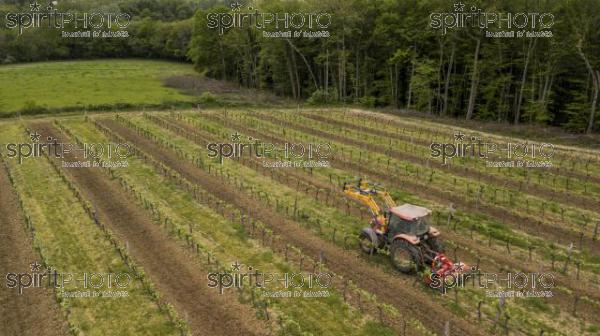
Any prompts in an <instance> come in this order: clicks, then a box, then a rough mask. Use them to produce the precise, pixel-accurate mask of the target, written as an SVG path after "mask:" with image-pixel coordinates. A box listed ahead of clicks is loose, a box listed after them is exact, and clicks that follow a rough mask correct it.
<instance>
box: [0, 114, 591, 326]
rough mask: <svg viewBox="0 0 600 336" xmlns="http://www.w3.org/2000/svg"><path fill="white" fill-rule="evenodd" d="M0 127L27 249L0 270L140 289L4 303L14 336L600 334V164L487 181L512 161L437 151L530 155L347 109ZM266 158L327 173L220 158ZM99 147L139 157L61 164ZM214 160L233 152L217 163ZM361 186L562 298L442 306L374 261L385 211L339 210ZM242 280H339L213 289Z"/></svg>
mask: <svg viewBox="0 0 600 336" xmlns="http://www.w3.org/2000/svg"><path fill="white" fill-rule="evenodd" d="M0 128H1V131H0V143H1V144H2V147H1V149H0V153H2V156H1V160H2V164H1V166H2V167H0V190H2V192H1V194H0V224H1V225H2V227H3V231H4V232H6V233H7V234H9V235H10V236H11V237H14V238H13V239H11V240H10V241H9V242H8V244H7V245H6V246H0V265H2V269H5V268H6V269H10V270H11V272H16V273H22V272H25V273H28V272H29V273H31V271H30V270H29V268H28V266H29V264H30V263H31V262H33V261H35V260H38V261H39V262H40V263H41V265H42V269H46V268H52V269H55V270H57V271H58V272H63V273H67V272H70V273H81V272H88V271H93V272H95V273H126V274H130V275H131V281H130V282H129V283H128V286H127V288H126V290H127V292H128V295H127V296H126V297H120V298H101V299H96V298H78V297H75V298H72V297H65V295H64V291H68V290H70V289H74V288H75V287H76V285H78V284H77V282H76V281H73V282H71V283H68V284H67V286H66V287H65V288H61V289H59V288H44V291H41V290H40V291H36V290H37V289H35V288H26V289H25V290H24V294H23V295H15V294H14V293H13V292H14V290H12V289H11V290H10V291H9V290H8V289H7V288H2V291H3V292H1V293H0V294H1V296H0V298H1V299H2V303H3V304H4V303H5V300H9V299H5V298H10V300H12V303H11V304H12V305H13V306H14V309H13V310H11V314H14V316H11V317H10V318H7V319H6V321H7V326H6V327H5V330H7V331H6V332H7V334H10V335H12V334H14V335H17V334H19V335H21V334H22V335H35V334H36V333H35V328H44V330H49V333H48V334H51V333H50V331H53V332H54V334H57V335H64V334H71V335H83V334H85V335H109V334H111V333H110V330H114V329H111V328H117V329H118V330H121V331H122V334H124V335H125V334H127V335H142V334H143V335H402V336H409V335H536V336H537V335H597V334H598V333H600V244H598V239H600V228H599V226H600V207H599V206H598V205H599V204H600V153H599V152H598V151H595V150H591V149H584V148H580V147H570V146H565V145H560V144H555V145H554V153H553V155H552V157H551V158H549V160H550V161H551V162H552V165H551V167H538V168H525V167H512V168H498V167H489V166H487V163H486V162H487V161H492V160H502V157H503V156H505V155H506V153H505V152H504V151H500V150H498V151H495V152H493V153H492V154H491V156H490V157H489V158H487V159H485V160H484V159H481V158H479V157H470V156H463V157H453V158H450V159H448V160H447V162H446V164H444V163H443V161H442V159H440V158H435V157H433V156H432V155H431V153H432V151H431V148H430V146H431V144H434V143H435V144H455V143H456V142H457V134H464V135H466V137H467V139H470V138H471V137H473V138H479V139H485V140H486V141H487V142H494V143H497V144H506V143H521V142H523V140H522V139H517V138H513V137H509V136H505V135H502V134H500V133H486V132H483V131H480V130H477V131H472V130H468V129H464V128H459V127H457V126H451V125H444V124H440V123H435V122H432V121H426V120H423V119H419V118H416V117H409V116H398V115H391V114H383V113H375V112H370V111H366V110H358V109H347V108H329V109H311V108H302V107H298V108H297V109H283V108H282V109H256V110H254V109H233V108H228V109H225V108H214V109H200V108H198V109H194V110H181V111H179V110H178V111H144V112H125V113H98V114H86V115H78V116H60V117H55V118H50V117H43V118H35V119H33V118H32V119H20V120H18V121H17V120H8V119H7V120H5V121H1V122H0ZM33 135H38V136H39V139H35V140H34V139H33ZM465 141H470V140H465ZM45 142H48V143H60V144H73V145H74V147H73V149H72V150H69V151H63V152H62V154H64V155H63V157H57V155H53V154H54V153H52V151H50V150H49V149H48V150H46V151H42V152H41V153H40V155H37V156H36V155H30V154H31V152H30V153H28V154H27V155H29V157H24V158H23V159H22V160H20V158H19V159H17V158H14V157H10V155H9V154H10V151H7V150H6V149H7V148H8V147H7V146H8V144H32V143H45ZM257 142H260V143H266V144H269V145H270V146H272V147H274V148H286V144H287V145H289V144H327V148H328V149H329V150H328V151H327V155H326V157H325V158H324V160H326V161H327V164H324V165H313V166H311V165H306V166H301V167H277V163H278V162H280V161H282V160H283V161H285V159H286V158H285V157H284V156H285V155H286V154H289V153H287V152H284V151H277V150H274V151H271V152H269V153H268V154H265V155H264V156H260V155H249V154H248V153H249V152H242V153H241V154H240V155H234V153H233V150H230V149H231V148H232V146H223V144H229V145H230V144H232V143H237V144H239V143H245V144H249V146H251V145H250V144H252V143H257ZM90 144H112V145H115V144H127V147H126V148H127V149H128V155H127V157H126V158H124V159H118V160H117V159H116V156H117V155H116V154H115V153H117V152H116V151H113V152H111V154H112V156H110V157H109V156H108V155H107V153H106V152H104V153H100V154H101V155H99V154H98V152H94V151H93V150H90V152H89V153H87V152H86V154H88V158H87V159H85V160H90V161H91V162H92V164H91V166H89V167H70V166H68V165H66V164H65V163H66V162H77V161H82V160H84V159H83V152H85V151H82V150H80V148H89V145H90ZM219 145H221V147H219ZM98 147H99V146H96V149H98ZM114 147H115V146H113V149H114ZM13 148H19V150H21V148H20V147H18V146H16V147H13ZM209 148H220V149H225V150H224V151H223V150H221V151H220V152H219V153H218V154H220V155H209V154H210V151H209V150H208V149H209ZM121 149H122V148H121ZM235 154H239V153H235ZM254 154H256V153H254ZM213 156H214V157H213ZM20 161H22V162H20ZM115 161H125V162H126V164H124V165H122V164H119V165H116V164H115ZM314 161H317V159H314ZM313 163H314V162H313ZM359 179H364V180H369V181H373V182H377V183H380V184H382V185H383V186H385V187H386V188H387V190H388V191H389V192H390V194H391V195H392V197H393V198H394V199H395V200H396V202H397V203H398V204H403V203H411V204H416V205H420V206H423V207H427V208H429V209H431V210H432V211H433V214H432V225H433V226H435V227H436V228H438V229H439V230H440V231H441V232H442V237H443V240H444V245H445V249H446V254H447V255H448V256H449V257H450V258H451V259H452V260H455V261H461V262H464V263H466V264H467V265H469V266H473V269H474V272H475V273H476V274H481V273H486V274H492V273H493V274H498V277H499V278H502V276H504V277H506V274H516V273H522V274H551V275H552V279H553V284H552V288H551V292H552V296H549V297H514V298H512V297H509V298H498V297H495V296H493V295H489V292H490V291H495V290H500V289H502V288H500V287H499V285H498V284H499V283H501V282H495V283H494V284H492V285H491V286H490V287H489V288H482V287H480V286H477V285H474V286H470V285H468V284H467V285H465V286H459V287H455V288H451V289H449V290H448V291H447V292H446V293H445V294H442V293H440V291H438V290H435V289H432V288H429V287H428V286H427V285H426V284H424V283H423V281H422V276H423V274H418V275H404V274H401V273H399V272H397V271H396V270H395V269H394V267H393V266H392V264H391V263H390V259H389V257H388V256H387V255H386V254H387V252H386V251H381V253H372V254H365V253H362V252H361V250H360V248H359V233H360V232H361V229H362V228H363V227H365V226H368V223H369V220H370V216H371V214H370V213H369V211H368V208H366V207H364V206H363V205H361V204H359V203H356V202H354V201H352V200H350V199H349V198H347V197H345V195H344V193H343V185H344V183H346V182H350V183H354V182H356V181H357V180H359ZM234 263H235V264H237V263H239V264H242V265H245V266H251V267H252V268H253V269H255V270H257V271H258V270H260V272H263V273H269V274H274V273H276V274H283V273H302V274H326V275H327V279H330V286H328V288H327V293H328V294H327V295H326V296H325V297H276V296H268V295H265V290H264V289H261V288H257V287H256V286H240V287H231V288H211V287H210V286H209V283H210V279H211V278H210V276H209V274H223V273H227V272H232V271H233V268H234V267H235V266H232V265H233V264H234ZM502 284H503V287H506V284H505V283H502ZM272 285H273V286H272V287H271V288H270V289H269V290H271V291H284V290H285V289H286V287H285V285H284V284H283V283H281V282H276V283H274V284H272ZM33 291H35V292H33ZM32 293H35V295H34V296H33V299H32V295H33V294H32ZM15 297H16V299H14V300H13V298H15ZM31 300H35V301H33V302H32V301H31ZM27 315H31V316H38V318H37V319H36V320H35V324H36V325H35V328H33V327H31V329H27V328H26V327H24V326H23V325H25V324H28V325H31V324H33V323H28V322H18V321H26V320H27ZM29 319H31V317H29Z"/></svg>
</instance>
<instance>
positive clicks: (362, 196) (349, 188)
mask: <svg viewBox="0 0 600 336" xmlns="http://www.w3.org/2000/svg"><path fill="white" fill-rule="evenodd" d="M344 194H346V196H348V197H350V198H352V199H354V200H357V201H359V202H360V203H362V204H364V205H366V206H367V207H368V208H369V210H371V213H372V214H373V216H374V217H375V219H376V221H377V223H378V226H379V227H378V229H379V230H381V231H383V232H385V229H386V228H385V225H386V222H385V213H384V211H383V210H382V209H381V207H380V206H379V204H377V202H376V201H375V197H376V196H377V197H380V198H381V199H383V201H384V203H385V205H386V207H387V209H391V208H393V207H395V206H396V202H394V200H393V199H392V197H391V196H390V194H389V193H388V192H387V191H385V190H379V189H375V188H369V184H368V183H367V182H363V181H362V180H361V181H359V183H358V185H357V186H356V185H351V184H347V183H345V184H344ZM387 209H386V210H387Z"/></svg>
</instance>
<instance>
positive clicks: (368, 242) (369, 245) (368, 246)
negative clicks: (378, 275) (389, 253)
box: [358, 232, 377, 254]
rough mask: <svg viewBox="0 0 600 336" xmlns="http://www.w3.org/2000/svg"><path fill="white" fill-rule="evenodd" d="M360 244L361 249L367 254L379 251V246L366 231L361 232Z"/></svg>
mask: <svg viewBox="0 0 600 336" xmlns="http://www.w3.org/2000/svg"><path fill="white" fill-rule="evenodd" d="M358 243H359V245H360V249H361V250H362V251H363V252H364V253H366V254H374V253H375V252H376V251H377V246H376V245H375V242H373V239H371V236H369V235H368V234H367V233H366V232H362V233H361V234H360V241H359V242H358Z"/></svg>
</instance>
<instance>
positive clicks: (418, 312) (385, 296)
mask: <svg viewBox="0 0 600 336" xmlns="http://www.w3.org/2000/svg"><path fill="white" fill-rule="evenodd" d="M100 122H101V124H103V125H104V126H106V127H108V128H109V129H111V130H112V131H113V132H116V133H117V134H119V135H120V136H122V137H123V138H125V139H126V140H127V141H130V142H132V143H133V144H135V145H136V146H137V147H138V148H140V149H142V150H143V151H145V152H147V153H152V155H153V156H154V158H156V159H157V160H159V161H161V162H163V163H164V164H165V165H167V166H169V167H170V168H172V169H174V170H175V171H177V172H178V173H179V174H181V175H182V176H183V177H184V178H186V179H188V180H189V181H191V182H192V183H195V184H197V185H199V186H201V187H203V188H204V189H206V190H208V191H209V192H211V193H213V194H214V195H215V196H216V197H218V198H220V199H221V200H223V201H226V202H228V203H231V204H233V205H235V206H236V207H237V208H238V209H240V210H243V211H245V212H246V213H250V214H251V215H252V217H253V218H255V219H257V220H260V221H261V222H263V223H265V224H266V225H267V226H269V228H270V229H271V230H273V232H274V233H275V234H277V235H280V236H281V237H282V239H284V240H287V241H288V242H289V243H290V244H292V245H294V246H298V247H299V248H301V249H302V250H303V252H304V253H305V254H307V255H309V256H319V255H320V254H321V252H323V253H324V255H325V256H326V257H325V258H326V260H325V264H326V266H327V267H328V268H329V269H331V270H332V271H333V272H335V273H336V274H339V275H343V276H344V277H345V278H347V279H350V280H352V281H353V282H354V283H356V284H357V285H358V286H359V287H361V288H363V289H365V290H367V291H369V292H371V293H373V294H375V295H377V296H378V298H379V299H380V300H381V301H382V302H385V303H387V304H390V305H393V306H395V307H397V308H398V309H399V310H400V311H402V312H403V313H404V314H407V315H409V316H412V317H414V318H416V319H418V320H421V321H423V323H424V324H425V325H426V326H427V327H429V328H431V329H433V330H434V331H435V332H437V333H442V332H443V330H444V325H445V322H446V321H450V328H451V333H452V334H456V335H484V334H485V331H483V330H480V328H478V327H477V326H476V325H475V319H474V318H473V320H470V318H472V317H471V316H457V315H455V314H453V313H451V312H450V311H448V310H447V309H446V308H444V307H442V306H441V305H440V304H439V303H438V302H436V301H435V298H432V297H430V296H427V295H425V293H422V292H420V291H419V290H416V289H415V288H412V287H411V286H410V284H409V282H408V281H406V280H403V279H401V278H399V277H397V276H394V275H392V274H388V273H386V272H384V271H382V270H381V269H380V268H378V267H376V266H374V265H372V264H369V263H368V262H366V261H364V260H363V259H362V258H359V256H358V254H357V253H354V252H348V251H344V250H343V249H341V248H340V247H337V246H335V245H334V244H332V243H329V242H326V241H324V240H322V239H320V238H318V237H316V236H314V235H313V234H312V233H311V232H310V231H308V230H306V229H304V228H302V227H300V226H299V225H298V223H295V222H293V221H291V220H288V219H286V218H284V217H283V216H281V215H280V214H279V213H276V212H275V211H273V210H272V209H269V208H265V207H263V206H261V204H260V203H258V202H257V201H255V200H253V199H251V198H249V197H248V196H247V195H245V194H243V193H240V192H238V191H236V190H234V189H233V188H232V187H231V186H228V185H224V184H222V183H221V182H220V181H216V180H215V179H214V177H213V176H211V175H208V174H207V173H205V172H204V171H202V170H200V169H199V168H196V167H195V166H193V165H192V164H191V163H189V162H182V160H181V159H180V158H179V157H178V156H177V155H176V154H175V153H174V152H172V151H169V150H166V149H165V148H163V147H161V146H160V145H158V144H156V143H154V142H153V141H151V140H148V139H146V138H143V137H141V136H139V135H138V134H137V133H136V132H135V131H133V130H131V129H129V128H127V127H125V126H123V125H121V124H120V123H118V122H116V121H114V120H102V121H100ZM390 293H393V294H390Z"/></svg>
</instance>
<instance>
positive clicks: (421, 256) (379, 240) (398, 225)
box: [343, 180, 465, 280]
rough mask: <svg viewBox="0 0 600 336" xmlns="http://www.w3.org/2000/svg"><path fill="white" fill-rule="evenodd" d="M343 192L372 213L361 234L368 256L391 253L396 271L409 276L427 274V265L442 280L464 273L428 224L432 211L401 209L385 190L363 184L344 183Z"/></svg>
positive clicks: (411, 208)
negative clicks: (446, 252)
mask: <svg viewBox="0 0 600 336" xmlns="http://www.w3.org/2000/svg"><path fill="white" fill-rule="evenodd" d="M343 190H344V193H345V194H346V195H347V196H348V197H350V198H352V199H354V200H357V201H359V202H360V203H362V204H365V205H367V206H368V207H369V209H370V211H371V214H372V219H371V222H370V224H371V225H370V226H369V227H366V228H363V229H362V231H361V233H360V247H361V249H362V250H363V251H364V252H365V253H368V254H373V253H375V252H377V251H378V250H385V249H388V250H389V252H390V257H391V261H392V264H393V265H394V267H395V268H396V269H397V270H398V271H400V272H402V273H407V274H410V273H414V272H417V271H421V270H424V269H425V268H426V267H427V265H429V267H430V269H431V275H433V274H436V275H438V276H440V277H444V276H448V275H450V274H456V273H462V272H463V269H465V265H464V264H462V263H454V262H452V261H451V260H450V259H449V258H448V257H446V255H445V254H444V247H443V245H442V241H441V237H440V234H441V233H440V231H439V230H438V229H436V228H434V227H433V226H431V225H430V224H429V220H430V215H431V210H429V209H427V208H424V207H420V206H417V205H412V204H403V205H400V206H398V205H396V203H395V202H394V200H393V199H392V197H391V196H390V194H389V193H388V192H387V191H386V190H385V189H383V188H381V187H378V186H377V185H373V186H372V187H371V186H370V185H369V183H367V182H364V181H362V180H360V181H359V182H358V184H356V185H351V184H347V183H345V184H344V187H343ZM376 199H379V200H380V202H381V201H383V204H382V205H380V204H379V203H377V200H376ZM384 209H385V210H384ZM428 278H429V280H431V277H428Z"/></svg>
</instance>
